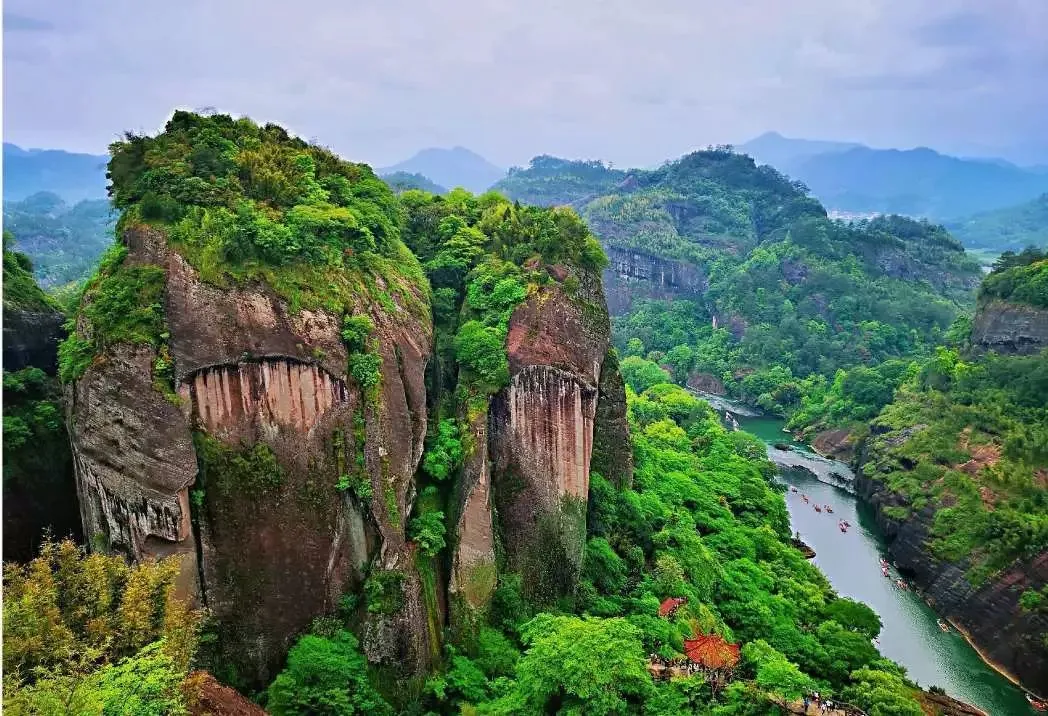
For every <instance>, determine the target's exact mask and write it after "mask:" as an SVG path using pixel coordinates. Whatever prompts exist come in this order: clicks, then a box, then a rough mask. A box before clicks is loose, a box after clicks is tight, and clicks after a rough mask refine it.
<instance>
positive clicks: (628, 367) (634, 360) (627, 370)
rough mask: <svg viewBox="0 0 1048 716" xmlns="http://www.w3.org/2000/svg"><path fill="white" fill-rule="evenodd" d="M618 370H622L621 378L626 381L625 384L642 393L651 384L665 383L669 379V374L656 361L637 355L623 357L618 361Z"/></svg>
mask: <svg viewBox="0 0 1048 716" xmlns="http://www.w3.org/2000/svg"><path fill="white" fill-rule="evenodd" d="M619 370H620V371H621V372H622V379H623V380H624V381H626V385H628V386H629V387H631V388H633V390H634V392H637V393H643V392H644V391H645V390H647V389H648V388H650V387H651V386H653V385H657V384H658V383H665V382H667V380H668V379H669V374H668V373H666V371H664V370H663V369H662V368H660V367H659V366H658V364H657V363H653V362H652V361H650V360H645V359H643V358H641V357H639V356H627V357H626V358H623V359H622V361H620V362H619Z"/></svg>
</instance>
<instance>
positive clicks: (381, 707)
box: [266, 631, 393, 716]
mask: <svg viewBox="0 0 1048 716" xmlns="http://www.w3.org/2000/svg"><path fill="white" fill-rule="evenodd" d="M266 696H267V699H266V709H267V710H268V711H269V713H271V714H273V715H274V716H297V715H301V716H306V715H307V714H308V715H309V716H349V715H350V714H392V713H393V710H392V709H391V708H390V707H389V704H387V703H386V702H385V701H384V700H383V699H382V697H381V696H380V695H379V694H378V692H377V691H376V690H375V689H374V687H373V686H372V685H371V682H370V681H369V679H368V670H367V662H366V661H365V660H364V657H363V655H362V654H361V653H360V651H359V648H358V643H357V640H356V638H355V637H354V636H353V635H352V634H350V633H349V632H347V631H338V632H337V633H335V634H333V635H332V636H331V637H330V638H327V637H322V636H314V635H312V634H307V635H306V636H303V637H302V638H301V639H299V640H298V642H297V643H296V644H295V646H294V647H292V649H291V653H289V654H288V659H287V667H286V668H285V669H284V670H283V671H282V672H280V674H279V675H278V676H277V678H276V680H275V681H274V682H273V683H272V684H270V686H269V690H268V691H267V692H266Z"/></svg>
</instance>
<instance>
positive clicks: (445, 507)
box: [4, 112, 960, 716]
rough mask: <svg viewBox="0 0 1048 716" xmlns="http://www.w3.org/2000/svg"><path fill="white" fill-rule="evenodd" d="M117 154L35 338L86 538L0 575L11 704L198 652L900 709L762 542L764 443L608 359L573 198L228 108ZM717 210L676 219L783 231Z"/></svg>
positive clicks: (199, 655)
mask: <svg viewBox="0 0 1048 716" xmlns="http://www.w3.org/2000/svg"><path fill="white" fill-rule="evenodd" d="M112 154H113V160H112V162H111V164H110V177H111V181H112V187H111V195H112V197H113V201H114V204H115V205H116V206H117V207H118V209H119V210H120V211H121V216H120V219H119V222H118V234H117V235H118V240H117V242H116V243H115V244H114V245H113V246H112V247H111V248H110V250H109V251H108V253H107V254H106V256H105V258H104V259H103V261H102V263H101V265H100V266H99V268H98V270H97V271H96V273H95V274H94V275H93V277H92V278H91V279H90V280H89V281H88V282H87V284H86V287H85V289H84V296H83V300H82V302H81V304H80V307H79V309H78V312H77V316H76V321H75V322H74V323H73V324H71V330H72V331H73V332H72V334H71V335H70V337H69V338H68V339H67V340H66V341H65V343H64V344H63V346H62V348H61V351H60V375H61V377H62V380H63V381H64V382H65V383H66V387H65V390H66V394H67V396H69V399H70V400H71V403H70V404H69V405H68V410H69V415H70V420H69V426H68V427H69V432H70V443H71V445H72V450H73V455H74V457H75V464H76V471H77V472H76V478H77V481H78V487H79V492H80V494H81V496H82V498H84V499H85V500H86V501H85V503H84V505H83V511H84V515H85V530H86V531H87V539H88V541H89V543H90V546H91V548H92V550H93V551H95V552H97V553H96V554H92V555H90V556H89V555H86V554H85V553H84V552H83V551H81V550H79V549H77V547H76V546H75V545H73V544H71V543H69V542H61V543H54V542H46V543H45V544H44V546H43V548H42V551H41V553H40V556H39V557H38V558H37V559H36V560H35V561H34V562H32V563H30V564H29V565H27V566H14V565H11V566H9V567H7V568H6V569H5V599H4V646H5V648H4V666H5V679H4V702H5V708H6V709H9V710H12V712H13V713H34V712H40V711H44V712H47V711H48V710H49V709H52V708H54V705H55V704H58V703H61V704H66V705H67V707H68V705H69V704H75V709H76V710H77V712H78V713H90V714H108V713H117V712H121V711H120V709H125V710H126V709H128V708H131V709H135V711H134V712H135V713H171V714H177V713H184V712H186V711H187V710H188V711H193V712H197V711H195V709H197V708H198V706H196V705H195V704H198V703H199V701H200V699H201V698H202V697H201V695H200V692H201V689H202V688H203V686H202V684H209V683H211V682H209V681H207V677H205V676H202V675H200V674H199V673H196V672H194V669H197V668H206V669H208V670H209V671H211V672H212V673H213V674H215V675H217V676H218V677H219V678H220V679H221V680H223V681H225V682H226V683H231V684H233V685H235V686H237V687H238V688H240V689H242V690H243V691H244V692H245V693H246V694H248V695H249V696H251V697H252V698H255V699H257V700H258V701H259V702H262V703H264V704H265V707H266V709H267V710H268V711H269V712H270V713H273V714H278V715H280V714H353V713H372V714H375V713H393V712H397V713H409V714H410V713H417V714H423V713H434V712H435V713H492V714H511V713H512V714H517V713H548V712H573V713H595V714H596V713H600V714H611V713H637V714H642V713H643V714H676V713H681V712H691V713H709V714H724V715H726V714H749V713H752V714H758V713H767V712H768V711H769V710H770V709H775V708H778V706H777V705H784V704H786V703H791V702H794V701H796V700H798V699H799V698H800V697H801V696H802V695H804V694H806V693H808V692H809V691H812V690H818V691H820V692H821V693H823V694H824V695H826V696H832V697H834V698H836V699H838V700H844V701H847V702H850V703H851V704H853V705H855V706H856V707H859V708H862V709H864V710H865V711H867V712H868V713H871V714H876V713H884V714H887V713H892V714H904V715H905V714H910V715H913V716H917V715H918V714H921V713H923V711H922V709H921V704H922V702H923V699H924V695H923V693H922V692H921V691H920V690H919V689H918V688H917V687H916V686H915V685H914V684H913V683H911V682H909V681H908V680H907V679H906V675H905V673H904V671H903V670H902V669H901V668H900V667H899V666H898V665H896V664H893V663H891V662H889V661H887V660H885V659H883V658H882V657H881V656H880V655H879V654H878V652H877V650H876V648H875V646H874V645H873V644H872V643H871V639H872V638H874V637H876V635H877V634H878V632H879V630H880V621H879V619H878V617H877V616H876V615H875V614H874V613H873V612H872V611H871V610H870V609H869V608H868V607H866V606H864V605H862V604H860V603H858V602H855V601H853V600H850V599H846V598H842V597H840V596H839V595H837V594H835V593H834V592H833V590H832V589H831V588H830V586H829V585H828V583H827V582H826V580H825V578H824V577H823V576H822V575H821V574H820V573H819V571H818V569H817V568H815V567H814V566H813V565H811V564H810V563H809V562H808V561H807V560H806V559H805V558H804V556H803V555H802V554H801V552H800V551H799V550H798V549H797V548H796V547H794V546H793V545H792V544H791V541H790V538H791V534H790V528H789V520H788V516H787V513H786V509H785V504H784V502H783V498H782V495H781V492H780V489H781V488H778V487H776V486H775V484H774V482H773V480H772V475H773V468H772V466H771V464H770V463H769V462H768V461H767V460H766V458H765V451H764V446H763V445H762V444H761V443H759V442H758V441H756V440H755V439H754V438H752V437H749V436H747V435H745V434H743V433H735V432H729V431H727V430H726V429H725V428H724V427H722V426H721V424H720V422H719V419H718V418H717V416H716V415H715V414H714V413H713V411H712V410H711V409H710V408H709V407H708V406H707V405H706V404H705V403H703V402H701V401H699V400H698V399H696V398H695V397H694V396H692V395H690V394H689V393H687V392H686V391H685V390H683V389H682V388H681V387H680V386H677V385H674V384H672V383H671V382H670V381H669V379H668V377H667V375H666V374H665V373H662V372H661V371H659V375H657V376H653V375H648V376H642V375H641V374H640V373H639V372H638V371H637V370H636V368H637V366H636V365H634V366H632V367H628V366H625V361H623V363H624V368H623V371H622V374H620V372H619V369H618V359H617V357H616V354H615V352H614V351H613V350H610V343H611V336H610V325H609V324H610V322H609V318H608V315H607V310H606V306H605V303H604V297H603V292H602V290H601V286H600V281H599V272H600V270H601V269H602V268H603V267H604V266H605V265H606V261H607V259H606V257H605V254H604V252H603V251H602V250H601V247H600V245H599V244H598V243H597V241H596V240H595V238H594V237H593V235H592V234H591V233H590V232H589V230H588V229H587V228H586V226H585V224H584V223H583V222H582V221H581V220H580V218H579V216H578V215H577V214H576V213H575V212H574V211H572V210H571V209H569V208H544V207H536V206H529V205H521V204H515V203H513V202H511V201H508V200H507V199H505V198H504V197H502V196H500V195H498V194H495V193H487V194H483V195H480V196H474V195H471V194H470V193H468V192H466V191H463V190H453V191H451V192H450V193H449V194H448V195H446V196H436V195H432V194H427V193H425V192H421V191H417V190H409V191H405V192H403V193H402V194H401V195H400V196H399V197H397V196H396V195H394V193H393V192H392V191H391V190H390V189H389V187H387V186H386V185H385V184H384V183H383V182H382V181H380V180H379V179H378V178H377V177H376V176H375V175H374V173H373V172H372V171H371V170H370V168H368V167H367V166H364V165H359V164H350V163H347V162H344V161H342V160H340V159H339V158H338V157H336V156H334V155H332V154H330V153H329V152H327V151H326V150H323V149H320V148H318V147H315V146H312V145H309V144H307V143H306V142H303V141H301V140H299V139H297V138H294V137H291V136H289V135H288V134H287V133H286V132H285V131H284V130H282V129H281V128H279V127H276V126H274V125H266V126H262V127H260V126H258V125H256V124H254V123H252V122H250V121H249V120H247V119H238V120H234V119H232V118H230V117H227V116H223V115H214V116H206V117H205V116H200V115H195V114H192V113H187V112H176V113H175V115H174V116H173V117H172V119H171V120H170V122H169V123H168V125H167V127H166V129H165V131H164V132H163V133H161V134H159V135H157V136H155V137H144V136H134V135H132V136H128V137H127V138H126V139H125V140H123V141H121V142H118V143H117V144H115V145H114V146H113V147H112ZM716 158H717V159H718V161H719V160H720V159H722V157H720V156H719V155H716ZM684 173H685V174H687V172H684ZM672 175H673V171H672V170H668V171H667V173H666V174H665V175H661V174H660V175H659V176H660V177H662V178H661V179H659V181H662V180H663V179H665V180H666V181H671V183H673V182H677V181H678V180H679V181H684V180H683V179H680V178H679V177H678V178H677V179H673V180H670V179H667V178H666V177H667V176H672ZM711 181H713V180H711ZM754 181H755V186H754V188H753V191H754V192H755V194H756V195H758V196H761V197H762V199H761V206H762V209H761V211H762V212H763V213H762V216H765V217H766V218H767V217H775V216H782V215H790V216H794V215H799V216H803V215H807V214H811V215H812V216H810V217H809V218H811V219H813V220H815V221H819V220H820V218H821V215H820V209H819V208H818V206H817V205H815V206H812V202H811V201H810V200H808V199H806V198H804V197H803V196H802V195H801V196H793V200H792V201H790V202H788V206H779V207H776V206H773V205H772V202H771V201H770V198H769V196H768V195H769V193H770V192H771V190H769V189H768V188H767V186H765V184H766V183H770V184H771V185H773V186H774V187H778V186H781V182H780V180H779V178H777V177H775V176H771V177H764V178H759V177H758V178H755V180H754ZM655 184H658V182H655ZM651 188H652V190H653V192H656V193H657V192H660V191H662V190H663V188H660V187H659V186H652V187H651ZM733 201H734V203H733ZM742 206H743V203H742V202H741V200H738V199H737V198H733V197H730V196H725V197H724V206H721V205H720V204H718V208H717V212H718V214H717V216H718V217H719V218H718V219H717V221H721V222H724V223H722V224H718V225H716V226H713V225H712V224H703V226H704V227H705V230H707V231H708V232H710V233H711V235H713V234H714V233H715V232H721V233H720V234H717V235H719V236H721V237H727V236H732V235H734V234H731V233H726V232H738V234H739V236H738V238H739V240H740V244H739V251H740V256H741V255H742V254H743V253H744V252H745V251H750V250H749V249H744V248H743V247H744V246H746V245H748V243H749V244H753V246H754V247H756V246H758V245H759V244H761V243H762V242H763V241H765V240H766V238H762V237H769V236H774V237H776V239H775V240H777V241H781V242H782V243H783V244H788V243H789V241H790V239H789V234H790V232H789V231H781V232H780V231H779V230H778V229H777V228H775V227H773V226H771V224H772V223H774V221H772V220H771V219H770V218H769V222H770V223H769V224H767V225H765V224H764V223H763V222H762V223H761V226H760V228H759V230H758V229H755V228H754V229H753V230H752V232H751V233H747V230H746V229H745V227H744V226H743V224H742V223H740V222H739V221H736V223H735V224H731V223H730V221H729V219H730V216H731V215H733V214H736V213H737V210H739V209H740V207H742ZM725 207H727V208H725ZM736 218H738V217H737V216H736ZM825 226H826V229H827V230H830V229H834V227H833V225H829V224H826V225H825ZM751 228H752V227H751ZM836 230H840V231H845V230H847V231H851V230H853V229H844V228H840V227H838V228H837V229H836ZM816 238H819V237H816ZM822 238H823V239H825V240H826V241H828V242H832V239H831V238H827V237H822ZM725 240H726V239H725ZM883 240H884V241H885V242H886V243H888V244H889V245H891V246H893V247H896V248H897V249H898V246H899V245H900V243H901V244H902V245H905V241H904V240H903V239H900V238H898V237H895V236H894V235H890V234H889V235H888V237H887V238H884V239H883ZM812 241H813V242H814V241H815V240H814V239H812ZM747 242H748V243H747ZM841 243H843V241H842V242H841ZM831 246H832V243H831ZM753 250H754V251H755V250H757V249H756V248H754V249H753ZM838 250H842V249H838ZM898 250H899V251H903V253H905V251H906V249H905V248H904V249H898ZM910 251H911V252H912V254H913V256H911V258H912V260H913V261H915V262H917V261H918V259H920V258H921V257H925V259H926V260H929V261H931V260H933V259H927V257H928V256H929V255H930V256H933V257H934V256H936V255H937V254H936V252H942V254H943V255H945V256H951V255H952V254H951V253H950V252H951V251H952V249H951V247H950V246H949V245H944V246H936V245H935V243H934V242H931V243H930V246H928V247H924V246H923V244H922V245H921V248H920V249H919V250H918V249H916V248H914V249H910ZM922 252H929V253H922ZM871 260H875V259H871ZM6 261H7V257H6V256H5V266H6ZM711 265H712V264H711ZM862 266H863V264H862V263H861V261H860V259H859V257H858V256H854V257H853V259H852V263H851V264H849V265H848V271H847V275H849V276H851V275H862V271H863V268H862ZM22 268H23V271H24V270H25V269H27V268H28V266H25V265H23V266H22ZM952 280H953V279H952V278H949V277H947V278H944V279H943V286H945V287H947V289H946V290H952V289H951V288H949V287H950V286H951V283H950V282H951V281H952ZM957 290H960V289H957ZM245 307H251V310H245ZM671 308H672V306H671V307H669V308H667V310H670V309H671ZM664 313H665V312H664ZM666 315H669V314H668V313H667V314H666ZM704 322H705V321H704V320H703V321H694V324H695V325H698V324H700V323H704ZM717 335H718V336H719V335H721V334H717ZM638 340H639V339H638ZM716 340H720V339H719V338H718V339H716ZM676 345H678V344H675V345H674V346H672V347H673V348H675V347H676ZM631 346H632V347H633V348H635V347H636V344H635V343H633V342H631ZM650 350H659V348H658V347H652V348H651V349H650ZM633 352H637V351H633ZM666 352H667V353H669V352H670V350H669V349H667V350H666ZM634 358H635V360H641V359H639V358H636V357H634ZM625 360H626V361H628V360H631V359H630V358H626V359H625ZM656 370H658V369H657V368H656ZM623 375H625V377H626V378H627V380H628V383H629V385H628V386H627V387H625V388H624V386H623V380H622V376H623ZM6 389H7V380H6V379H5V390H6ZM234 391H235V394H236V396H237V398H236V400H235V401H234V400H231V399H229V396H230V395H232V394H233V393H234ZM6 417H7V416H6V415H5V439H6V432H7V430H6V428H7V426H6V422H7V420H6ZM128 426H131V427H130V428H128ZM537 426H542V427H541V429H540V428H539V427H537ZM115 445H119V446H120V447H119V449H117V448H116V447H115ZM5 491H6V484H5ZM107 554H121V555H127V556H129V557H132V558H133V559H134V560H135V561H136V562H137V563H138V564H139V566H137V567H128V566H127V565H126V564H125V562H124V561H123V559H121V558H120V557H117V556H106V555H107ZM194 596H197V597H202V598H201V599H200V600H199V602H197V601H195V600H194V599H193V598H194ZM187 598H188V599H189V601H188V602H187V601H186V599H187ZM667 605H669V606H667ZM197 607H201V608H202V611H197ZM696 644H705V645H707V647H709V646H710V645H713V646H714V647H716V655H715V656H710V655H709V654H710V652H705V653H707V656H701V655H699V652H697V651H695V648H697V647H696ZM685 654H689V655H692V656H689V658H690V659H691V661H690V662H689V663H690V664H691V666H690V667H689V668H690V670H689V671H688V672H687V673H684V674H681V675H680V678H675V679H672V680H668V681H666V680H660V679H658V678H653V674H655V675H657V674H658V673H660V669H662V670H664V669H666V668H669V667H667V666H666V665H667V664H668V663H669V662H671V661H673V660H676V659H683V658H684V656H685ZM696 659H697V661H696ZM238 708H240V709H241V711H238V712H248V713H249V712H250V710H246V711H245V709H248V708H249V707H248V705H246V704H244V703H241V704H240V705H239V707H238Z"/></svg>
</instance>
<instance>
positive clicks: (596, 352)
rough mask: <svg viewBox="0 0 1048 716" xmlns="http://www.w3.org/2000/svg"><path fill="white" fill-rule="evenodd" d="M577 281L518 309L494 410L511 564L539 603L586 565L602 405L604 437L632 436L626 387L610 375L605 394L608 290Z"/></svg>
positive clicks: (498, 504)
mask: <svg viewBox="0 0 1048 716" xmlns="http://www.w3.org/2000/svg"><path fill="white" fill-rule="evenodd" d="M578 278H579V288H578V290H577V292H576V293H575V294H574V295H569V294H568V293H567V292H566V291H565V290H564V289H563V288H562V287H561V286H560V285H556V284H552V285H548V286H546V287H544V288H542V289H541V290H540V291H538V292H537V293H536V294H535V295H533V296H531V297H530V298H529V299H528V300H527V301H526V302H525V303H524V304H522V305H521V306H520V307H518V308H517V310H516V311H515V312H514V313H513V316H512V317H511V319H510V323H509V334H508V338H507V351H508V355H509V364H510V384H509V386H508V387H506V388H505V389H503V390H502V391H501V392H500V393H499V394H498V395H496V396H495V397H494V399H493V400H492V401H491V408H490V415H489V438H488V443H489V448H490V453H491V465H492V466H491V472H492V482H493V491H494V502H495V508H496V511H497V514H498V524H497V530H498V532H499V533H500V534H501V535H502V539H503V544H504V545H505V550H506V556H507V562H508V566H509V568H510V569H513V570H520V571H521V572H522V573H523V583H524V585H525V588H526V589H530V590H532V591H533V593H534V596H536V597H538V598H541V599H547V598H552V597H555V596H557V595H558V594H562V593H565V592H566V591H568V590H570V589H571V588H572V587H573V586H574V581H575V578H576V577H577V574H578V569H579V567H580V565H581V557H582V551H583V548H584V541H585V510H586V500H587V497H588V491H589V471H590V466H591V458H592V451H593V446H594V429H595V424H596V419H597V415H598V405H599V404H601V407H602V410H601V411H600V412H601V415H602V429H603V435H602V441H603V442H604V443H614V442H615V441H619V442H622V443H625V444H627V445H628V441H629V437H628V432H627V433H624V431H625V430H626V424H625V420H624V406H625V399H624V393H621V392H620V389H621V383H619V382H616V380H615V379H614V378H613V377H612V376H607V375H606V376H605V380H604V383H603V387H604V388H605V391H606V396H605V399H604V402H603V403H602V401H601V400H600V389H601V387H602V386H601V376H602V366H603V364H604V362H605V359H606V356H607V355H608V349H609V346H610V326H609V322H608V316H607V311H606V303H605V301H604V296H603V291H602V289H601V286H600V282H599V280H598V279H597V277H595V276H591V275H588V274H580V275H579V276H578ZM619 380H621V378H620V379H619ZM601 459H602V460H603V461H604V463H605V465H606V467H605V469H606V470H608V471H609V472H615V473H616V474H617V475H618V479H620V480H621V481H623V482H626V483H628V481H629V480H631V479H632V464H631V463H628V462H626V460H625V459H624V458H623V457H622V456H621V455H614V456H613V455H610V454H605V455H604V456H603V457H602V458H601ZM616 463H618V464H616ZM623 463H625V464H623Z"/></svg>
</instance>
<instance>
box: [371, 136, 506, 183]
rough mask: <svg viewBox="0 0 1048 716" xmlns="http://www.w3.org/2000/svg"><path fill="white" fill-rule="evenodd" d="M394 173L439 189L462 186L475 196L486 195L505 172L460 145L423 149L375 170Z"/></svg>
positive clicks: (381, 172)
mask: <svg viewBox="0 0 1048 716" xmlns="http://www.w3.org/2000/svg"><path fill="white" fill-rule="evenodd" d="M397 172H406V173H408V174H422V175H423V176H425V177H428V178H429V179H430V180H432V181H434V182H436V183H437V184H439V185H440V186H444V187H448V188H454V187H458V186H461V187H464V188H466V189H469V190H470V191H472V192H475V193H479V192H483V191H487V190H488V189H489V188H490V187H491V186H492V185H493V184H495V182H497V181H498V180H499V179H501V178H502V177H503V176H505V175H506V170H505V169H502V168H500V167H497V166H495V165H494V164H492V163H491V162H489V161H488V160H487V159H485V158H484V157H482V156H481V155H479V154H477V153H476V152H474V151H473V150H471V149H468V148H466V147H463V146H461V145H456V146H454V147H451V148H445V147H426V148H425V149H420V150H419V151H418V152H416V153H415V154H414V155H413V156H412V157H411V158H410V159H406V160H404V161H402V162H399V163H397V164H394V165H392V166H389V167H384V168H382V169H379V170H378V173H379V174H395V173H397Z"/></svg>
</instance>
